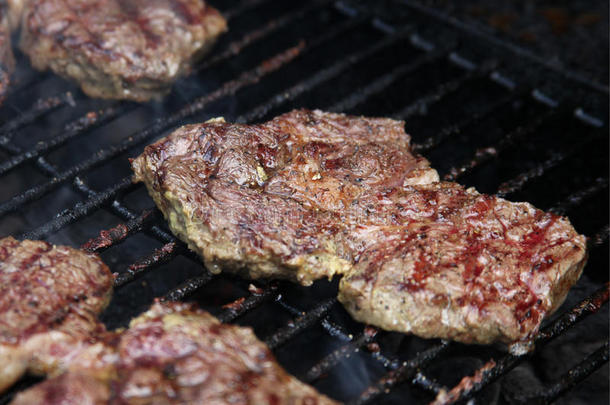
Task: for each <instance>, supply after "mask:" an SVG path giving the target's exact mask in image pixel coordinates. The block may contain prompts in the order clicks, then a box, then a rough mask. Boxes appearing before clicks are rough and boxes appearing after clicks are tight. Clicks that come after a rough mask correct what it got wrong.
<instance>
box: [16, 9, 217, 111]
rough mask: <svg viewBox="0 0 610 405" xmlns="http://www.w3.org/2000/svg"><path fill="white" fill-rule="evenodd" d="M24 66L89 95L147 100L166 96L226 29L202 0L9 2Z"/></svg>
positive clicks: (214, 10)
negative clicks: (18, 29) (18, 31)
mask: <svg viewBox="0 0 610 405" xmlns="http://www.w3.org/2000/svg"><path fill="white" fill-rule="evenodd" d="M11 6H12V10H13V12H12V14H13V15H15V14H19V13H21V16H22V17H21V41H20V46H21V49H22V50H23V52H24V53H26V54H28V55H29V57H30V59H31V62H32V65H33V66H34V67H35V68H37V69H40V70H44V69H47V68H50V69H51V70H53V71H54V72H56V73H58V74H60V75H62V76H64V77H67V78H71V79H74V80H76V81H77V82H78V83H79V84H80V86H81V87H82V89H83V91H84V92H85V93H87V94H88V95H90V96H92V97H101V98H114V99H129V100H135V101H147V100H149V99H150V98H153V97H158V96H161V95H163V94H164V93H166V92H167V91H169V89H170V87H171V84H172V83H173V82H174V81H175V80H176V79H177V78H178V77H179V76H181V75H183V74H184V73H185V72H188V70H189V68H190V65H191V63H192V62H193V60H194V59H195V58H197V57H199V56H202V55H203V54H204V53H205V52H207V51H208V50H209V49H210V48H211V46H212V45H213V44H214V42H215V41H216V38H217V37H218V36H219V35H220V34H221V33H222V32H224V31H225V30H226V27H227V25H226V21H225V20H224V18H223V17H222V16H221V15H220V14H219V13H218V11H217V10H216V9H214V8H213V7H210V6H209V5H207V4H206V3H205V2H204V1H203V0H107V1H101V0H27V1H23V0H22V1H14V0H13V1H12V2H11Z"/></svg>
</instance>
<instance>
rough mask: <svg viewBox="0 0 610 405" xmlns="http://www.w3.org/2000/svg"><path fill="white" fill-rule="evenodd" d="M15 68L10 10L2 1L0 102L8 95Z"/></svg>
mask: <svg viewBox="0 0 610 405" xmlns="http://www.w3.org/2000/svg"><path fill="white" fill-rule="evenodd" d="M14 69H15V58H14V57H13V50H12V49H11V30H10V26H9V11H8V8H7V6H6V4H1V3H0V103H2V101H4V98H5V97H6V93H7V91H8V87H9V84H10V81H11V74H12V73H13V70H14Z"/></svg>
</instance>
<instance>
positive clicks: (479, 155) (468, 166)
mask: <svg viewBox="0 0 610 405" xmlns="http://www.w3.org/2000/svg"><path fill="white" fill-rule="evenodd" d="M557 114H558V112H557V111H555V110H548V111H546V112H545V113H543V114H541V115H540V116H539V117H537V118H536V119H534V120H533V121H531V122H529V123H527V125H525V126H520V127H518V128H517V129H515V130H514V131H511V132H509V133H508V134H506V135H505V136H504V137H502V139H501V140H500V141H499V142H498V143H496V144H495V145H493V146H488V147H486V148H480V149H477V151H476V153H475V156H474V157H473V158H472V159H471V160H470V161H468V162H466V163H463V164H462V165H460V166H454V167H452V168H451V169H449V171H448V173H447V174H445V176H443V178H444V180H447V181H455V180H456V179H458V178H460V177H462V176H464V175H465V174H467V173H470V172H471V171H472V170H473V169H474V168H476V167H478V166H480V165H481V164H482V163H485V162H487V161H489V160H491V159H492V158H494V157H496V156H498V155H499V154H500V152H502V151H503V150H505V149H507V148H508V147H509V146H512V145H513V144H514V142H515V141H517V140H519V139H522V138H523V137H525V136H527V135H529V134H531V133H532V132H534V131H535V130H536V129H537V128H538V127H539V126H541V125H542V124H543V123H544V122H545V121H547V120H549V119H550V118H551V117H554V116H556V115H557Z"/></svg>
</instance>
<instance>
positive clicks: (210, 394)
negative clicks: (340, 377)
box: [13, 303, 335, 405]
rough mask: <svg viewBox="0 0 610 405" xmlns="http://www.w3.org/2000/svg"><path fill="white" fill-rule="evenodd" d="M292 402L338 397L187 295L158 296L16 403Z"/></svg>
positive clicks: (312, 404)
mask: <svg viewBox="0 0 610 405" xmlns="http://www.w3.org/2000/svg"><path fill="white" fill-rule="evenodd" d="M34 403H35V404H49V405H50V404H63V405H68V404H75V405H76V404H79V405H80V404H152V403H154V404H185V403H189V404H195V403H197V404H219V405H220V404H252V405H257V404H260V405H263V404H278V405H279V404H286V405H288V404H290V405H299V404H302V405H315V404H319V405H323V404H334V403H335V402H334V401H332V400H330V399H328V398H327V397H325V396H323V395H321V394H319V393H317V392H316V391H315V390H314V389H313V388H311V387H309V386H307V385H305V384H303V383H301V382H299V381H298V380H297V379H295V378H294V377H292V376H290V375H289V374H287V373H286V372H285V371H284V370H283V369H282V368H281V367H280V366H279V365H278V364H277V362H276V361H275V359H274V358H273V355H272V354H271V352H270V351H269V349H268V348H267V347H266V346H265V345H264V344H263V343H262V342H260V341H259V340H258V339H257V338H256V336H255V335H254V333H253V332H252V330H251V329H250V328H244V327H239V326H233V325H223V324H221V323H220V322H219V321H218V320H217V319H216V318H214V317H213V316H212V315H210V314H208V313H207V312H205V311H202V310H199V309H195V308H194V307H192V306H191V305H189V304H184V303H165V304H160V303H156V304H154V305H153V306H152V307H151V309H150V310H149V311H147V312H146V313H144V314H143V315H141V316H139V317H137V318H136V319H134V320H133V321H132V322H131V323H130V326H129V329H127V330H126V331H124V332H119V333H117V334H116V335H115V337H114V338H112V339H108V340H107V342H106V344H105V345H97V346H92V347H91V351H90V352H89V353H83V354H82V355H81V357H79V358H76V359H74V361H73V363H72V365H71V367H70V369H69V370H68V371H67V372H66V373H64V374H62V375H59V376H57V377H54V378H52V379H49V380H47V381H45V382H43V383H41V384H39V385H37V386H35V387H33V388H31V389H29V390H27V391H25V392H23V393H20V394H19V395H18V396H17V397H16V399H15V400H14V401H13V404H34Z"/></svg>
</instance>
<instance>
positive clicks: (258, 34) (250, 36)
mask: <svg viewBox="0 0 610 405" xmlns="http://www.w3.org/2000/svg"><path fill="white" fill-rule="evenodd" d="M329 2H330V0H317V1H312V2H308V3H307V4H306V6H305V7H302V8H300V9H297V10H295V11H293V12H290V13H288V14H285V15H283V16H281V17H278V18H276V19H274V20H271V21H269V22H268V23H266V24H265V25H263V26H262V27H261V28H259V29H255V30H252V31H251V32H248V33H247V34H245V35H244V36H243V37H242V38H240V39H238V40H235V41H233V42H231V43H229V44H228V45H227V47H226V49H225V50H224V51H223V52H221V53H219V54H217V55H215V56H211V57H210V58H208V59H206V60H205V61H204V62H203V63H202V64H201V65H200V66H198V67H197V68H196V69H197V71H202V70H205V69H208V68H210V67H211V66H214V65H216V64H218V63H219V62H221V61H224V60H226V59H229V58H231V57H233V56H237V55H239V53H240V52H241V51H242V49H244V48H245V47H247V46H248V45H251V44H253V43H255V42H257V41H259V40H261V39H263V38H265V37H266V36H268V35H269V34H271V33H273V32H274V31H277V30H278V29H280V28H282V27H285V26H287V25H288V24H289V23H291V22H293V21H295V20H298V19H299V18H302V17H303V16H304V15H306V14H307V13H309V12H311V11H313V10H316V9H318V8H320V7H321V6H323V5H325V4H327V3H329Z"/></svg>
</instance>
